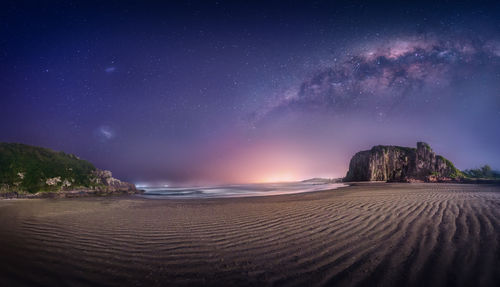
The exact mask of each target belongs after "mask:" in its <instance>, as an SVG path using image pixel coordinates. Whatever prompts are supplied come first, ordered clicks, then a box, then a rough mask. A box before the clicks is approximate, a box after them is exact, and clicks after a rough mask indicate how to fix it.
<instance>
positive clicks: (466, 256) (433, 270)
mask: <svg viewBox="0 0 500 287" xmlns="http://www.w3.org/2000/svg"><path fill="white" fill-rule="evenodd" d="M0 222H1V223H0V256H1V261H0V285H1V286H16V285H35V284H37V285H50V286H54V285H62V284H64V285H71V286H86V285H115V286H124V285H144V286H148V285H186V286H187V285H201V284H205V285H213V286H220V285H233V286H234V285H254V286H262V285H277V286H281V285H285V286H314V285H335V286H355V285H359V286H363V285H364V286H374V285H383V286H394V285H399V286H408V285H421V286H500V248H499V244H500V187H498V186H496V187H495V186H486V185H483V186H478V185H451V184H361V185H357V186H352V187H348V188H343V189H338V190H333V191H325V192H314V193H305V194H294V195H284V196H271V197H254V198H226V199H204V200H148V199H142V198H137V197H114V198H79V199H60V200H4V201H0Z"/></svg>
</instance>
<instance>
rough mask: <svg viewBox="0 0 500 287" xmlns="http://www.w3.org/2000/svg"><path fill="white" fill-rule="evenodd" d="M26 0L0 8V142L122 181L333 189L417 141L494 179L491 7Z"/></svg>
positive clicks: (497, 78)
mask: <svg viewBox="0 0 500 287" xmlns="http://www.w3.org/2000/svg"><path fill="white" fill-rule="evenodd" d="M31 2H32V1H10V2H9V1H7V2H2V4H0V6H1V7H0V11H1V12H0V33H1V36H2V37H0V39H1V41H2V43H1V45H0V93H1V97H0V108H1V113H0V141H7V142H22V143H26V144H33V145H39V146H44V147H49V148H53V149H56V150H63V151H66V152H70V153H74V154H77V155H79V156H80V157H82V158H85V159H87V160H89V161H91V162H93V163H94V164H95V165H96V166H97V167H99V168H103V169H110V170H112V171H113V172H114V174H115V175H116V176H118V177H119V178H122V179H125V180H129V181H132V182H136V183H139V182H140V183H143V182H157V183H171V184H204V183H227V182H256V181H279V180H293V179H303V178H308V177H315V176H322V177H340V176H344V175H345V172H346V171H347V167H348V161H349V159H350V157H351V156H352V155H353V154H354V153H355V152H357V151H359V150H363V149H368V148H370V147H371V146H372V145H376V144H390V145H406V146H415V144H416V142H417V141H426V142H428V143H429V144H430V145H431V147H433V149H434V150H435V151H436V152H437V153H439V154H442V155H444V156H446V157H447V158H449V159H450V160H452V161H453V162H454V163H455V164H456V165H457V167H459V168H461V169H465V168H474V167H478V166H480V165H482V164H490V165H491V166H493V167H494V168H496V169H500V154H499V151H498V147H499V146H500V33H499V32H498V31H500V7H498V5H495V4H494V3H493V4H489V3H487V2H481V3H480V4H477V3H474V2H470V3H468V4H467V3H466V4H463V3H461V4H451V3H445V4H440V3H438V2H436V1H430V2H429V3H425V2H422V1H419V2H418V3H415V4H408V3H406V4H404V5H403V4H401V3H402V2H394V3H390V2H384V4H380V3H378V4H375V3H372V4H366V3H365V4H362V2H357V1H346V2H335V4H332V3H330V2H331V1H315V2H312V1H304V2H300V1H299V2H289V1H287V2H286V3H285V2H280V1H262V2H254V1H252V3H246V2H243V1H216V2H210V1H186V2H179V3H177V4H172V3H161V2H159V3H157V4H151V3H153V2H150V3H149V4H145V3H142V2H140V1H136V2H129V1H100V2H94V1H73V2H67V1H61V2H57V1H53V2H51V3H50V4H48V3H38V4H33V3H31ZM397 3H399V4H397Z"/></svg>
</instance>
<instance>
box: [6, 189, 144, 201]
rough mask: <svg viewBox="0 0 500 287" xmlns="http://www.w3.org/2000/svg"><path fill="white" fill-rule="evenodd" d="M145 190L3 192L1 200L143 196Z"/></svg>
mask: <svg viewBox="0 0 500 287" xmlns="http://www.w3.org/2000/svg"><path fill="white" fill-rule="evenodd" d="M143 192H144V191H143V190H140V189H136V190H130V189H127V190H110V189H75V190H63V191H54V192H37V193H18V192H2V193H0V200H9V199H41V198H80V197H102V196H119V195H127V194H128V195H133V194H141V193H143Z"/></svg>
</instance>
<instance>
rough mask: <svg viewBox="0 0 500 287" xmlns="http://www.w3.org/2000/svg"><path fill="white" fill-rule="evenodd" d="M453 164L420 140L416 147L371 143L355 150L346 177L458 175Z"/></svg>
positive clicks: (381, 178) (406, 178) (390, 178)
mask: <svg viewBox="0 0 500 287" xmlns="http://www.w3.org/2000/svg"><path fill="white" fill-rule="evenodd" d="M459 174H460V171H458V170H457V169H456V168H455V166H453V164H452V163H451V162H450V161H448V160H447V159H445V158H444V157H442V156H439V155H436V154H435V153H434V152H433V151H432V149H431V148H430V146H429V145H428V144H426V143H423V142H418V143H417V148H416V149H415V148H408V147H400V146H374V147H373V148H372V149H371V150H366V151H361V152H358V153H356V154H355V155H354V156H353V157H352V159H351V162H350V163H349V171H348V172H347V175H346V177H345V179H344V180H345V181H411V180H432V179H433V178H436V179H440V178H455V177H457V176H459Z"/></svg>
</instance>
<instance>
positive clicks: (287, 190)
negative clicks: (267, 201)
mask: <svg viewBox="0 0 500 287" xmlns="http://www.w3.org/2000/svg"><path fill="white" fill-rule="evenodd" d="M344 186H347V185H345V184H342V183H318V182H314V183H311V182H283V183H258V184H234V185H223V186H205V187H139V188H140V189H143V190H145V192H144V193H143V194H142V195H141V196H142V197H145V198H156V199H160V198H219V197H248V196H269V195H280V194H294V193H302V192H311V191H320V190H330V189H337V188H339V187H344Z"/></svg>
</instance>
